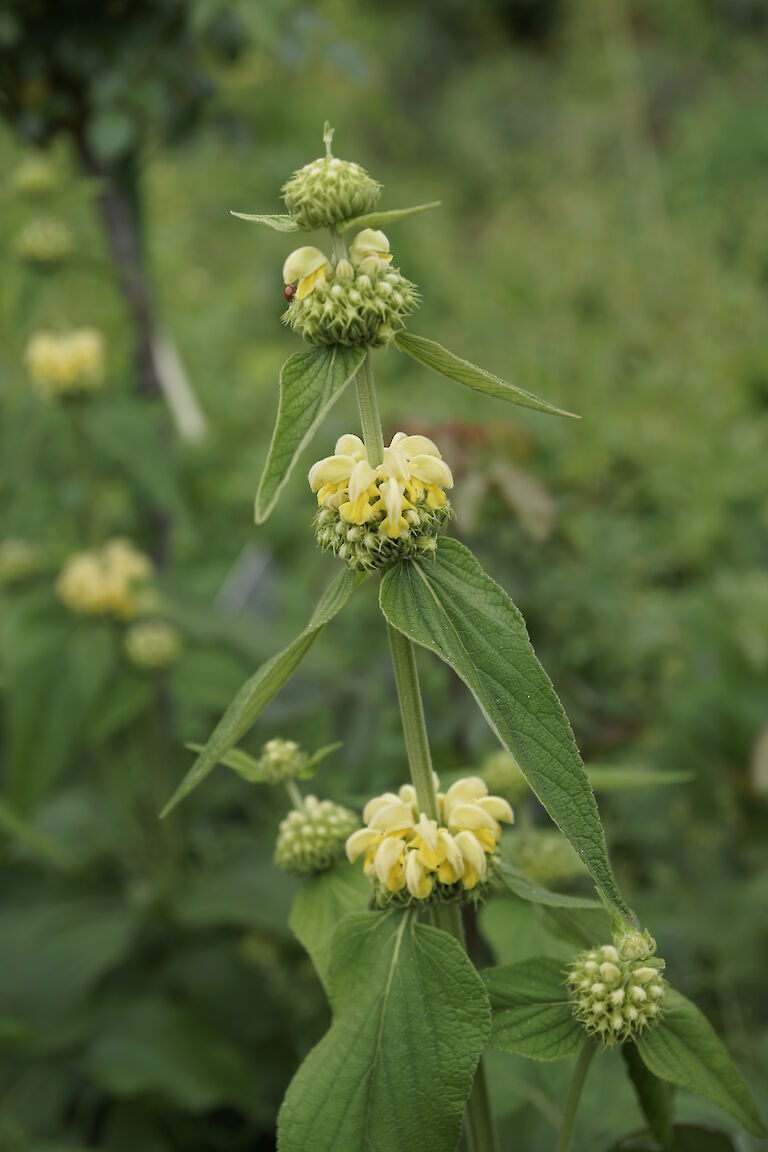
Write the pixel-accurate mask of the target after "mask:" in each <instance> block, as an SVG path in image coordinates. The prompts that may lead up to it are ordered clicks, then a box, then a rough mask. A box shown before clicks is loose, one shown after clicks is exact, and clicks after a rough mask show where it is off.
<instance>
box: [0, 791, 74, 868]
mask: <svg viewBox="0 0 768 1152" xmlns="http://www.w3.org/2000/svg"><path fill="white" fill-rule="evenodd" d="M0 832H5V833H6V835H8V836H10V837H11V838H12V839H13V840H17V841H18V842H19V844H21V845H23V846H24V847H25V848H26V849H28V850H29V851H31V852H33V853H34V854H35V855H36V856H40V857H41V858H42V859H43V860H46V861H47V862H48V863H49V864H53V866H54V867H55V868H66V867H67V865H68V863H69V860H68V858H67V855H66V853H65V852H63V851H62V849H61V848H60V847H59V845H58V844H57V843H56V842H55V840H51V839H50V838H49V837H48V836H46V835H45V834H44V833H43V832H40V831H39V829H37V828H36V827H35V826H34V824H32V823H30V821H29V820H27V819H26V818H25V817H24V816H22V815H21V814H20V813H19V812H17V811H16V809H15V808H13V807H12V805H10V804H9V803H8V801H7V800H4V799H3V797H2V796H0Z"/></svg>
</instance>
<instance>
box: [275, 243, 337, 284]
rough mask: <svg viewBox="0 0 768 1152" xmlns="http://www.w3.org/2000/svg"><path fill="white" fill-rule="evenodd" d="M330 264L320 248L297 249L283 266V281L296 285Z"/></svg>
mask: <svg viewBox="0 0 768 1152" xmlns="http://www.w3.org/2000/svg"><path fill="white" fill-rule="evenodd" d="M327 263H328V257H327V256H326V255H325V253H324V252H321V251H320V249H319V248H312V247H309V246H308V247H305V248H296V250H295V251H293V252H291V254H290V256H289V257H288V259H287V260H286V262H285V264H283V280H284V281H285V283H286V284H294V283H295V282H296V281H297V280H303V279H304V278H305V277H306V276H311V275H312V273H313V272H317V270H318V268H322V267H323V266H324V265H326V264H327Z"/></svg>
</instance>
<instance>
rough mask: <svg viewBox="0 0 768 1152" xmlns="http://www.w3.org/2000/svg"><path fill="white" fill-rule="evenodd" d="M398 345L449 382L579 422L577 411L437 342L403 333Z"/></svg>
mask: <svg viewBox="0 0 768 1152" xmlns="http://www.w3.org/2000/svg"><path fill="white" fill-rule="evenodd" d="M395 344H396V345H397V347H398V348H399V349H400V350H401V351H402V352H407V353H408V355H409V356H412V357H413V358H414V360H418V362H419V364H423V365H424V366H425V368H431V369H432V370H433V371H434V372H439V373H440V375H441V376H447V377H448V379H449V380H455V381H456V382H457V384H463V385H464V386H465V387H467V388H472V389H474V391H475V392H482V393H483V394H484V395H485V396H495V397H496V399H497V400H508V401H509V402H510V404H520V405H522V407H523V408H535V409H536V411H537V412H549V413H550V414H551V415H552V416H570V417H571V418H572V419H574V420H578V419H579V417H578V416H577V415H576V414H575V412H566V410H565V409H564V408H558V407H556V406H555V405H554V404H550V403H549V402H548V401H547V400H540V399H539V397H538V396H534V395H533V393H532V392H526V391H525V389H524V388H517V387H516V386H515V385H514V384H508V383H507V382H506V380H501V379H500V378H499V377H498V376H494V375H493V373H492V372H486V371H485V369H484V368H478V367H477V365H476V364H471V363H470V362H469V360H462V359H461V358H460V357H459V356H454V354H453V352H449V351H448V349H447V348H443V346H442V344H437V343H436V342H435V341H434V340H427V339H426V338H425V337H424V336H417V335H416V334H415V333H414V332H400V333H398V335H397V336H395Z"/></svg>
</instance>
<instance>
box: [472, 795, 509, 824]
mask: <svg viewBox="0 0 768 1152" xmlns="http://www.w3.org/2000/svg"><path fill="white" fill-rule="evenodd" d="M475 804H476V805H477V807H478V808H482V809H483V811H484V812H488V813H489V815H491V816H493V818H494V820H500V821H502V823H504V824H514V822H515V814H514V812H513V811H512V809H511V807H510V805H509V804H508V803H507V801H506V800H504V799H503V797H501V796H481V797H480V799H479V800H475Z"/></svg>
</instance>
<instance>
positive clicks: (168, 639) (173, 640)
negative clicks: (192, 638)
mask: <svg viewBox="0 0 768 1152" xmlns="http://www.w3.org/2000/svg"><path fill="white" fill-rule="evenodd" d="M124 648H125V654H126V656H127V657H128V659H129V660H130V662H131V664H133V665H134V666H135V667H136V668H141V669H142V670H144V671H147V672H154V671H159V670H160V669H161V668H169V667H170V666H171V665H172V664H175V663H176V661H177V660H178V658H179V656H180V655H181V636H180V635H179V632H178V631H177V629H176V628H174V626H173V625H172V624H169V623H168V622H167V621H165V620H140V621H139V622H138V623H136V624H132V625H131V626H130V628H129V629H128V630H127V632H126V634H125V640H124Z"/></svg>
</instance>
